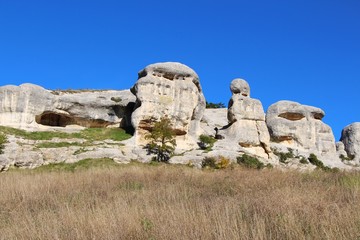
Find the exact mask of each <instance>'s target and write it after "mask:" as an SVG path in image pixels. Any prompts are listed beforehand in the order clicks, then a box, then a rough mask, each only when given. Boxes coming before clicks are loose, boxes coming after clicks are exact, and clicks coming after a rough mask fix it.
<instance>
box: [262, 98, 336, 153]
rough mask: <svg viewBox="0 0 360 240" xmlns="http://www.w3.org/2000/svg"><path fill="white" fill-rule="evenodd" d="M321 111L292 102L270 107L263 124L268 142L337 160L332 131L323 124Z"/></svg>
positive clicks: (275, 104)
mask: <svg viewBox="0 0 360 240" xmlns="http://www.w3.org/2000/svg"><path fill="white" fill-rule="evenodd" d="M324 116H325V113H324V111H323V110H321V109H320V108H316V107H312V106H307V105H302V104H300V103H297V102H292V101H279V102H277V103H274V104H273V105H271V106H270V107H269V109H268V110H267V114H266V123H267V126H268V128H269V132H270V135H271V140H272V141H274V142H277V143H281V144H282V145H285V146H287V147H290V148H293V149H299V150H300V151H302V152H307V153H314V154H317V155H318V156H323V157H325V156H326V157H330V158H334V157H336V146H335V138H334V135H333V132H332V130H331V128H330V127H329V126H328V125H326V124H325V123H323V122H322V118H323V117H324Z"/></svg>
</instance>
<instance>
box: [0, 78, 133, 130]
mask: <svg viewBox="0 0 360 240" xmlns="http://www.w3.org/2000/svg"><path fill="white" fill-rule="evenodd" d="M134 102H135V97H134V96H133V94H131V93H130V91H129V90H125V91H96V90H88V91H76V90H69V91H50V90H46V89H44V88H42V87H40V86H37V85H34V84H22V85H20V86H13V85H7V86H3V87H0V125H4V126H10V127H16V128H25V129H37V128H49V127H67V126H70V125H78V126H82V127H107V126H109V125H114V126H120V125H122V126H123V127H126V126H131V125H130V115H131V111H132V109H133V106H134Z"/></svg>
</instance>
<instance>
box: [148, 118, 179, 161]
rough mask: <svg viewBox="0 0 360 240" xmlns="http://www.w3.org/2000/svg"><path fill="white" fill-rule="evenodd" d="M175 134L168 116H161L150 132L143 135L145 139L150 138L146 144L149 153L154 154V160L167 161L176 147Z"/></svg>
mask: <svg viewBox="0 0 360 240" xmlns="http://www.w3.org/2000/svg"><path fill="white" fill-rule="evenodd" d="M175 135H176V134H175V132H174V130H173V128H172V124H171V121H170V119H169V118H168V117H162V118H161V119H160V121H159V122H155V124H154V126H153V128H152V129H151V131H150V133H149V134H147V135H145V139H149V140H150V142H149V143H148V145H147V150H148V152H149V154H151V153H153V154H156V157H155V160H156V161H158V162H167V161H169V159H170V155H171V154H172V153H173V152H174V151H175V147H176V140H175Z"/></svg>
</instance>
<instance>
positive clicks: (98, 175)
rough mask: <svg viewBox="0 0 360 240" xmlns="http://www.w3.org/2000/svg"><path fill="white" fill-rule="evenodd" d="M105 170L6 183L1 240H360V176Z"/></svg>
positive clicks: (57, 172)
mask: <svg viewBox="0 0 360 240" xmlns="http://www.w3.org/2000/svg"><path fill="white" fill-rule="evenodd" d="M92 161H95V160H92ZM99 161H101V164H95V166H90V165H86V166H85V167H81V166H80V167H71V168H66V167H59V166H58V167H55V166H49V167H44V168H39V169H38V170H11V171H9V172H6V173H2V174H0V189H1V190H0V191H1V195H0V239H360V174H359V173H342V172H337V173H332V172H322V171H315V172H312V173H300V172H295V171H294V172H293V171H288V172H281V171H279V170H276V169H264V170H260V171H259V170H253V169H244V168H241V167H239V166H235V167H234V168H231V169H230V168H228V169H225V170H217V171H211V170H206V171H203V170H197V169H192V168H189V167H186V166H172V165H166V164H159V165H150V164H138V163H132V164H129V165H115V164H112V163H110V162H108V160H106V159H103V160H99Z"/></svg>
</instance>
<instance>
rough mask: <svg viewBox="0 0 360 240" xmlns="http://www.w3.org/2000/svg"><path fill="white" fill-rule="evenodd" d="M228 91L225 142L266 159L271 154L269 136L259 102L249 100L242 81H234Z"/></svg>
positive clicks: (248, 91) (246, 89) (248, 89)
mask: <svg viewBox="0 0 360 240" xmlns="http://www.w3.org/2000/svg"><path fill="white" fill-rule="evenodd" d="M230 90H231V92H232V97H231V99H230V101H229V106H228V122H229V125H228V127H227V128H226V130H225V132H224V134H225V139H226V141H230V142H232V143H235V144H237V145H239V146H241V147H243V148H246V150H248V151H249V152H251V153H253V154H256V155H259V156H262V157H267V156H268V153H270V152H271V150H270V147H269V142H270V136H269V132H268V129H267V127H266V124H265V114H264V109H263V106H262V104H261V102H260V101H259V100H257V99H253V98H250V86H249V84H248V83H247V82H246V81H245V80H243V79H234V80H233V81H232V82H231V85H230Z"/></svg>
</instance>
